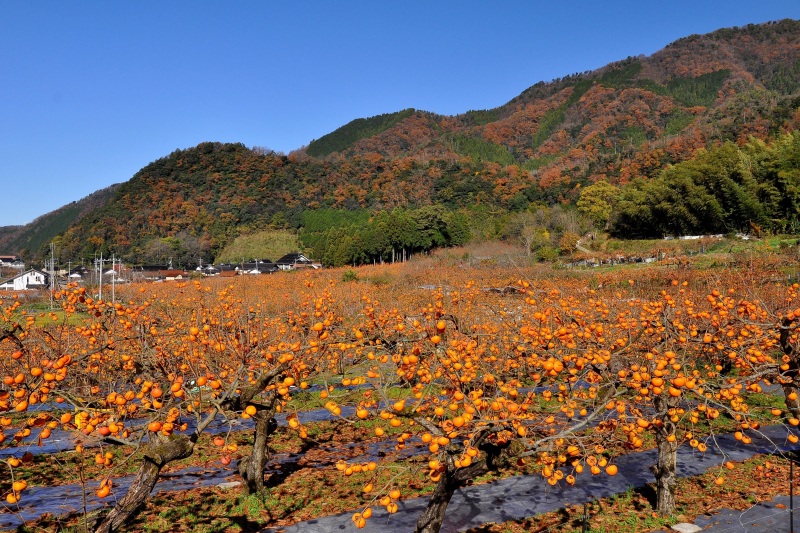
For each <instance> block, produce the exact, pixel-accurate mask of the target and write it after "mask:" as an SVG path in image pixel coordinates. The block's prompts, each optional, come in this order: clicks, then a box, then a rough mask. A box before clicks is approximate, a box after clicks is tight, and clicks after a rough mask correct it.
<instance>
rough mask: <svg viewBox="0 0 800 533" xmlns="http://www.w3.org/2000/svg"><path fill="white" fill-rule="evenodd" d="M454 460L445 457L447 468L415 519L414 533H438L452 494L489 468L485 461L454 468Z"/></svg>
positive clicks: (449, 456)
mask: <svg viewBox="0 0 800 533" xmlns="http://www.w3.org/2000/svg"><path fill="white" fill-rule="evenodd" d="M454 462H455V458H454V457H453V456H451V455H448V457H447V466H446V469H445V471H444V472H442V477H441V478H440V479H439V482H438V483H437V484H436V488H435V489H433V494H432V495H431V497H430V499H429V500H428V507H427V508H426V509H425V511H424V512H423V513H422V514H421V515H420V517H419V518H418V519H417V527H416V529H414V533H438V532H439V530H440V529H441V527H442V523H443V522H444V516H445V512H446V511H447V506H448V505H449V504H450V500H451V499H452V497H453V493H454V492H455V491H456V489H458V488H459V487H462V486H464V485H465V484H466V483H467V481H469V480H470V479H474V478H475V477H477V476H480V475H481V474H485V473H486V472H488V471H489V470H490V469H491V468H490V466H489V464H488V463H487V461H486V460H480V461H478V462H476V463H475V464H472V465H470V466H468V467H466V468H458V469H457V468H456V467H455V464H454Z"/></svg>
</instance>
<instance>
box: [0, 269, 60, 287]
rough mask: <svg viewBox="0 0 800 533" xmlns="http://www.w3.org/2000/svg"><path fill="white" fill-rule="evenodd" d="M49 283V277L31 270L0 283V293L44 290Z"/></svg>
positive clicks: (38, 271)
mask: <svg viewBox="0 0 800 533" xmlns="http://www.w3.org/2000/svg"><path fill="white" fill-rule="evenodd" d="M49 283H50V276H49V275H48V274H47V273H45V272H42V271H41V270H36V269H35V268H31V269H30V270H26V271H25V272H23V273H21V274H18V275H16V276H14V277H13V278H10V279H7V280H3V281H0V291H25V290H33V289H44V288H46V287H47V286H48V284H49Z"/></svg>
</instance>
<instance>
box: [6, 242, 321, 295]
mask: <svg viewBox="0 0 800 533" xmlns="http://www.w3.org/2000/svg"><path fill="white" fill-rule="evenodd" d="M318 268H322V264H320V263H317V262H314V261H312V260H311V259H309V258H308V257H307V256H305V255H304V254H302V253H300V252H292V253H289V254H286V255H284V256H283V257H281V258H280V259H278V260H277V261H270V260H269V259H252V260H250V261H242V262H240V263H237V264H233V263H222V264H218V265H212V264H208V265H199V266H197V267H196V268H194V269H184V268H175V267H173V265H172V264H171V263H170V264H166V265H141V266H127V265H124V264H123V263H121V262H117V261H112V260H110V259H109V260H102V261H101V260H96V261H94V263H93V264H90V265H89V266H86V265H77V266H74V267H73V266H71V265H68V266H67V268H63V267H53V268H51V267H49V266H48V267H44V268H41V269H39V268H32V267H29V266H27V265H26V264H25V262H24V261H22V259H20V258H19V257H17V256H15V255H0V293H8V292H9V291H12V292H15V293H24V292H38V291H41V290H44V289H48V288H56V287H60V286H63V285H66V284H67V283H70V282H73V283H78V284H88V285H101V284H103V285H104V284H116V283H130V282H153V283H158V282H167V281H176V280H184V279H189V278H197V277H211V276H220V277H233V276H244V275H257V274H273V273H276V272H281V271H290V270H300V269H318Z"/></svg>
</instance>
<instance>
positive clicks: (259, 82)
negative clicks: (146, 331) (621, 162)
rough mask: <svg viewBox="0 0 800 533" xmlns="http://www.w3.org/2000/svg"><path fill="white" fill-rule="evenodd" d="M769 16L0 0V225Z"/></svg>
mask: <svg viewBox="0 0 800 533" xmlns="http://www.w3.org/2000/svg"><path fill="white" fill-rule="evenodd" d="M782 18H794V19H800V1H798V0H761V1H759V2H754V1H752V0H747V1H742V0H724V1H719V0H693V1H683V0H670V1H667V2H664V1H659V2H655V1H650V0H638V1H635V2H634V1H627V0H625V1H622V0H621V1H612V2H600V1H572V2H553V1H549V2H541V1H538V0H519V1H504V0H493V1H489V0H486V1H483V2H478V1H471V0H461V1H435V0H419V1H417V0H404V1H388V0H386V1H384V0H372V1H347V0H338V1H333V0H331V1H299V0H298V1H291V2H290V1H279V0H272V1H266V0H262V1H236V2H225V1H220V0H216V1H213V2H212V1H206V0H192V1H183V0H170V1H166V2H165V1H163V0H157V1H155V0H154V1H148V0H137V1H135V2H107V1H102V2H101V1H75V2H64V1H63V0H57V1H56V0H51V1H47V0H43V1H37V2H25V1H22V0H11V1H7V2H3V3H1V4H0V49H2V50H3V53H2V54H0V100H1V101H2V104H1V105H0V185H2V186H3V191H4V193H5V194H4V201H3V203H2V205H3V207H2V209H0V226H4V225H11V224H23V223H27V222H30V221H31V220H33V219H34V218H35V217H37V216H39V215H42V214H44V213H47V212H49V211H52V210H53V209H56V208H58V207H60V206H62V205H64V204H67V203H69V202H72V201H75V200H78V199H80V198H82V197H84V196H86V195H88V194H90V193H92V192H94V191H96V190H98V189H100V188H103V187H106V186H108V185H111V184H112V183H118V182H122V181H126V180H128V179H130V178H131V176H133V174H134V173H136V171H138V170H139V169H140V168H142V167H143V166H145V165H147V164H148V163H150V162H152V161H154V160H156V159H159V158H161V157H163V156H166V155H168V154H169V153H170V152H172V151H173V150H175V149H176V148H188V147H191V146H195V145H196V144H198V143H200V142H203V141H222V142H242V143H244V144H245V145H247V146H263V147H268V148H272V149H274V150H279V151H283V152H289V151H291V150H294V149H296V148H299V147H301V146H303V145H306V144H308V142H309V141H311V140H312V139H315V138H319V137H321V136H322V135H325V134H326V133H329V132H331V131H333V130H334V129H336V128H338V127H339V126H341V125H343V124H345V123H347V122H349V121H350V120H353V119H355V118H359V117H367V116H372V115H377V114H381V113H388V112H392V111H397V110H400V109H404V108H408V107H413V108H416V109H424V110H426V111H433V112H436V113H441V114H447V115H452V114H459V113H463V112H465V111H468V110H470V109H486V108H492V107H496V106H498V105H501V104H503V103H505V102H507V101H508V100H510V99H512V98H513V97H514V96H516V95H518V94H519V93H520V92H522V91H523V90H524V89H526V88H527V87H529V86H531V85H533V84H534V83H536V82H538V81H542V80H544V81H548V80H551V79H553V78H557V77H561V76H564V75H567V74H572V73H574V72H581V71H584V70H592V69H595V68H599V67H602V66H603V65H605V64H607V63H609V62H612V61H616V60H619V59H624V58H625V57H628V56H631V55H639V54H646V55H649V54H652V53H653V52H655V51H657V50H659V49H660V48H662V47H664V46H665V45H666V44H668V43H670V42H672V41H674V40H676V39H678V38H680V37H683V36H686V35H690V34H694V33H707V32H709V31H713V30H715V29H718V28H722V27H729V26H739V25H744V24H747V23H751V22H752V23H758V22H765V21H769V20H778V19H782Z"/></svg>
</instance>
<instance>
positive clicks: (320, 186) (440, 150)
mask: <svg viewBox="0 0 800 533" xmlns="http://www.w3.org/2000/svg"><path fill="white" fill-rule="evenodd" d="M799 108H800V22H798V21H793V20H783V21H780V22H774V23H767V24H759V25H748V26H746V27H742V28H731V29H723V30H719V31H716V32H713V33H711V34H708V35H694V36H690V37H686V38H684V39H680V40H678V41H676V42H674V43H672V44H670V45H669V46H667V47H666V48H664V49H663V50H661V51H659V52H657V53H655V54H653V55H652V56H649V57H644V56H638V57H629V58H627V59H625V60H623V61H619V62H617V63H614V64H611V65H607V66H605V67H603V68H600V69H598V70H595V71H592V72H584V73H576V74H572V75H569V76H565V77H564V78H561V79H557V80H553V81H551V82H546V83H545V82H540V83H537V84H535V85H533V86H532V87H530V88H529V89H527V90H526V91H524V92H523V93H522V94H520V95H518V96H517V97H515V98H513V99H512V100H511V101H509V102H508V103H507V104H505V105H503V106H500V107H498V108H496V109H490V110H480V111H468V112H466V113H464V114H462V115H458V116H441V115H436V114H434V113H429V112H425V111H420V110H414V109H407V110H404V111H400V112H397V113H389V114H385V115H380V116H377V117H372V118H368V119H356V120H354V121H352V122H350V123H348V124H346V125H344V126H342V127H341V128H339V129H337V130H336V131H334V132H332V133H330V134H328V135H325V136H323V137H322V138H320V139H318V140H315V141H313V142H311V143H310V144H309V145H308V147H306V148H305V149H304V150H300V151H298V152H295V153H292V154H290V155H289V156H283V155H281V154H275V153H272V152H268V151H263V150H251V149H248V148H246V147H245V146H244V145H241V144H220V143H202V144H200V145H198V146H197V147H195V148H190V149H187V150H177V151H175V152H174V153H172V154H170V155H169V156H167V157H165V158H162V159H160V160H158V161H155V162H153V163H151V164H149V165H147V166H146V167H144V168H143V169H142V170H141V171H139V172H138V173H137V174H136V175H134V176H133V178H132V179H131V180H129V181H128V182H126V183H124V184H122V185H121V186H119V187H118V188H116V189H115V190H114V191H113V198H111V199H110V200H109V201H108V202H106V203H101V204H98V205H96V206H95V208H94V209H91V210H90V211H89V212H87V213H86V215H85V216H82V217H76V218H74V219H71V220H73V222H71V226H70V227H69V229H67V230H66V231H65V232H64V233H63V236H62V237H61V239H60V240H59V245H60V246H61V248H62V250H63V252H62V253H61V254H60V255H62V256H64V255H68V256H71V257H75V258H77V257H86V256H91V255H93V254H94V253H95V252H98V251H102V252H104V253H107V254H108V253H116V254H117V255H120V256H123V257H124V258H126V259H127V260H129V261H132V262H147V261H157V260H163V259H165V258H168V257H172V258H173V259H176V258H177V259H179V260H180V261H183V262H185V263H186V264H189V263H195V262H198V261H199V259H201V258H202V259H204V260H206V261H207V260H209V259H213V258H214V257H215V256H217V255H218V254H219V252H220V250H222V249H223V248H224V247H225V246H226V245H227V244H228V243H230V242H232V240H233V239H234V238H235V237H237V236H239V235H242V234H247V233H253V232H258V231H262V230H264V229H267V228H278V229H280V228H300V227H302V225H303V220H304V217H303V213H304V212H307V211H310V210H316V209H320V208H330V209H344V210H366V211H367V213H368V214H369V213H375V212H378V211H392V210H398V209H400V210H414V209H419V208H422V207H425V206H439V207H441V208H444V209H446V210H449V211H457V210H462V211H463V210H468V211H469V212H470V213H469V214H470V217H469V220H470V222H471V223H472V225H473V226H475V225H476V224H481V223H482V222H481V221H482V220H485V217H486V216H488V215H487V214H486V213H492V214H497V213H513V212H516V211H521V210H526V209H528V208H529V207H530V206H531V205H555V204H567V203H573V202H575V201H577V200H578V198H579V195H580V193H581V191H582V190H583V189H585V188H587V187H588V186H591V185H593V184H595V183H608V184H610V185H612V186H614V187H626V186H627V185H628V184H631V183H634V182H638V181H640V180H650V179H653V178H656V177H658V176H660V175H661V173H662V172H663V171H664V169H666V168H668V167H670V166H672V165H675V164H677V163H680V162H683V161H689V160H692V159H693V158H695V157H696V156H697V155H698V154H699V153H701V151H702V150H705V149H707V148H713V147H721V146H723V145H725V143H726V142H731V143H734V146H742V145H743V144H744V143H745V142H747V141H748V139H750V138H755V139H762V140H763V139H770V138H774V137H777V136H779V135H780V134H782V133H785V132H789V131H793V130H795V129H796V128H797V127H798V125H800V111H799ZM790 144H791V143H790ZM700 179H701V181H702V176H701V178H700ZM737 183H738V182H737ZM791 187H794V185H791ZM791 187H789V189H787V190H790V189H791ZM742 190H744V191H746V192H747V194H759V193H758V191H759V190H760V189H759V188H758V186H754V187H749V186H748V187H744V188H742ZM776 190H777V189H776ZM437 209H438V208H437ZM437 209H433V210H428V211H424V212H418V213H415V214H414V216H406V215H404V214H403V213H400V214H398V215H397V216H393V217H390V220H391V221H396V222H397V224H401V221H406V222H408V221H409V220H411V221H412V222H408V223H409V224H412V223H416V224H430V225H435V226H436V228H433V229H431V228H428V227H425V228H423V229H425V230H426V231H427V230H429V229H430V230H431V231H432V232H433V233H432V234H436V235H438V236H437V237H436V238H432V239H427V240H426V241H425V242H431V243H439V244H441V243H446V242H449V241H448V237H447V235H448V228H447V226H448V220H449V221H450V222H453V220H455V219H452V218H448V216H444V215H443V214H442V213H443V212H442V211H438V210H437ZM723 214H724V213H723ZM492 216H495V215H492ZM720 216H722V215H720ZM67 218H69V217H67V215H64V219H65V220H66V219H67ZM762 218H764V220H766V221H767V222H769V220H768V219H769V217H768V215H766V214H765V215H764V216H763V217H762ZM637 220H638V219H637ZM414 221H416V222H414ZM406 222H402V224H405V223H406ZM369 223H370V222H369V220H367V222H364V221H361V222H352V224H361V225H362V226H363V225H364V224H369ZM392 223H394V222H392ZM637 223H638V222H637ZM453 224H455V225H454V226H453V227H452V228H450V230H453V231H456V232H457V233H458V234H459V235H460V236H459V237H458V238H457V240H463V232H462V228H461V225H462V223H461V222H460V221H458V222H453ZM486 224H487V226H492V225H493V224H494V223H491V222H489V223H486ZM494 225H495V226H496V224H494ZM63 227H64V226H63V224H62V226H59V228H63ZM409 227H411V226H409ZM664 227H669V226H664ZM454 228H456V229H454ZM56 229H57V228H56V224H55V223H54V224H53V225H52V229H49V230H48V231H49V232H50V233H49V234H55V233H60V232H61V231H64V230H63V229H58V231H55V230H56ZM339 230H340V231H341V232H344V233H346V234H347V233H349V234H352V233H353V232H352V231H350V230H349V229H347V227H344V228H341V227H340V228H339ZM373 230H374V228H373ZM434 230H435V231H434ZM486 231H488V232H491V231H495V232H497V230H496V229H495V230H492V229H491V228H489V229H487V230H486ZM659 231H660V230H659ZM398 232H400V230H398ZM437 232H438V233H437ZM372 233H375V231H372ZM378 233H381V234H382V235H385V232H384V231H382V230H381V231H378ZM646 233H647V234H648V235H649V234H650V233H651V232H646ZM652 233H655V231H654V232H652ZM28 234H29V233H28V232H27V230H26V231H23V232H21V233H18V235H28ZM318 237H319V238H315V239H312V240H313V241H314V242H330V239H325V238H323V237H322V236H319V235H318ZM19 238H22V237H19ZM25 238H27V237H25ZM338 238H339V237H337V239H338ZM27 242H28V243H30V244H27V245H26V246H30V247H31V248H30V249H33V246H34V245H35V244H36V243H35V242H34V240H30V239H29V240H28V241H27ZM37 242H44V241H43V240H41V239H40V240H39V241H37ZM397 243H399V241H397V242H396V243H395V244H392V245H390V244H386V246H392V251H393V252H394V251H395V249H396V246H399V244H397ZM352 245H353V246H355V247H356V248H358V246H360V245H359V244H357V243H354V244H352ZM434 245H435V244H434ZM402 248H404V249H405V245H403V246H402ZM375 253H377V252H375ZM383 253H384V252H381V254H383ZM333 255H337V256H338V257H341V258H342V260H343V261H345V262H346V261H347V259H346V258H350V259H351V260H352V261H356V260H357V259H356V256H355V255H352V256H351V255H348V254H333ZM359 257H362V259H358V260H364V258H366V260H369V257H370V255H369V254H368V253H366V252H365V253H363V254H361V256H359ZM371 257H372V258H373V259H374V258H375V257H376V255H374V254H373V255H372V256H371ZM380 257H384V256H383V255H380Z"/></svg>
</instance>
